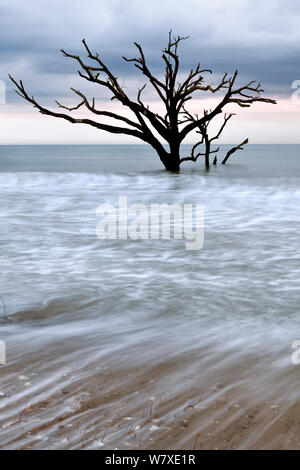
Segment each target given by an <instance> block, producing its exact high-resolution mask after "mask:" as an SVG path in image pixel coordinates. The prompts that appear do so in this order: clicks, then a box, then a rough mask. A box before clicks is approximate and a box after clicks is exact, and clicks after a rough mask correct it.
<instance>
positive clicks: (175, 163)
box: [160, 154, 180, 171]
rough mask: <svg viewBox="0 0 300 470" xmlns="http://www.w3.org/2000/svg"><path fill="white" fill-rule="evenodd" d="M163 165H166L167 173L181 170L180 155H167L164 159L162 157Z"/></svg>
mask: <svg viewBox="0 0 300 470" xmlns="http://www.w3.org/2000/svg"><path fill="white" fill-rule="evenodd" d="M160 159H161V161H162V163H163V164H164V166H165V168H166V170H167V171H179V170H180V157H179V154H177V155H174V154H172V155H171V154H166V155H164V156H163V157H161V156H160Z"/></svg>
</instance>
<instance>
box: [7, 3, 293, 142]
mask: <svg viewBox="0 0 300 470" xmlns="http://www.w3.org/2000/svg"><path fill="white" fill-rule="evenodd" d="M299 25H300V2H299V1H298V0H288V1H283V0H261V1H260V2H254V1H253V0H252V1H250V0H227V1H224V0H222V1H221V0H220V1H219V0H209V1H203V0H184V1H178V0H163V1H162V0H152V1H151V2H150V1H144V0H139V1H136V0H127V1H126V2H124V0H123V1H122V0H108V1H106V0H85V1H81V0H80V1H79V0H26V2H25V0H15V1H14V2H12V1H11V0H1V2H0V34H1V52H0V54H1V61H0V80H3V81H4V82H5V84H6V89H7V93H6V105H3V104H2V105H0V119H1V133H0V143H3V144H6V143H20V144H22V143H53V144H54V143H91V144H95V143H99V144H100V143H125V142H128V143H129V142H134V141H133V140H131V139H130V138H126V137H123V136H118V137H116V136H113V135H110V134H106V133H104V132H102V131H97V130H95V129H91V128H88V127H87V126H84V125H78V126H74V125H70V124H69V123H66V122H61V121H60V120H56V119H54V118H51V117H45V116H42V115H41V114H39V113H37V111H36V110H34V109H33V108H32V107H31V106H30V104H28V103H26V102H23V101H22V100H21V98H19V97H18V96H17V95H16V94H14V93H13V86H12V85H11V84H10V83H9V82H8V80H7V74H8V73H11V74H12V75H13V76H14V77H15V78H18V79H20V78H22V79H23V81H24V83H25V85H26V88H27V89H28V91H29V92H30V94H33V95H34V96H35V98H39V99H40V100H41V101H42V103H43V104H47V105H48V106H54V105H53V103H54V99H59V100H60V101H64V102H65V103H66V104H69V103H74V104H76V99H74V97H73V96H72V94H71V92H70V91H69V88H70V87H71V86H76V87H77V88H80V89H82V90H83V91H85V92H87V93H88V94H89V96H91V97H92V96H95V97H96V98H97V103H98V107H99V105H101V107H102V108H103V109H110V108H111V107H113V108H114V109H117V108H116V106H117V105H116V104H114V103H111V102H110V100H109V98H108V100H107V95H106V94H105V93H104V92H103V91H102V90H101V89H98V87H96V89H94V91H93V90H92V89H91V88H90V87H88V88H87V86H86V84H85V83H82V85H81V82H82V80H80V79H79V77H78V76H77V69H78V67H77V66H76V64H75V63H74V62H73V61H71V60H70V59H66V58H64V57H62V56H61V54H60V52H59V50H60V48H62V47H63V48H64V49H66V50H68V51H70V52H76V53H79V52H82V53H83V55H84V51H83V50H82V47H81V46H82V45H81V39H82V38H86V40H87V42H88V43H89V45H90V47H91V48H92V49H93V50H97V51H98V52H99V53H100V54H101V57H102V59H103V60H104V62H105V63H106V64H107V65H109V66H110V67H111V69H112V71H113V72H114V73H115V74H116V75H117V76H118V78H119V80H120V81H121V83H124V85H125V86H126V87H127V91H128V92H129V93H133V92H134V90H135V88H136V86H139V85H141V84H143V83H144V81H143V78H142V77H140V76H137V75H136V72H137V71H136V69H134V68H133V67H132V65H131V64H128V63H125V62H124V61H123V60H122V59H121V57H122V56H123V55H126V56H129V57H131V56H133V55H135V50H134V46H133V44H132V43H133V41H137V42H139V43H141V44H142V45H143V46H144V50H145V53H146V55H147V57H148V58H149V63H150V64H151V67H152V69H153V70H154V71H155V72H156V73H158V74H160V73H161V72H162V68H161V49H162V48H163V47H164V45H165V43H166V39H167V34H168V30H169V29H170V28H172V30H173V32H174V33H175V34H181V35H188V36H190V39H189V40H188V41H185V43H184V44H183V45H182V48H181V52H182V57H181V73H182V74H184V73H185V72H186V71H187V69H188V68H189V67H191V66H193V65H195V64H197V62H199V61H200V62H201V65H202V66H203V67H205V68H206V67H208V68H212V69H213V70H214V72H215V74H216V78H215V79H217V78H218V77H219V76H220V74H223V73H224V72H228V73H232V72H233V71H234V70H235V69H236V68H237V69H238V70H239V79H240V81H241V83H242V82H244V81H247V80H251V79H257V80H259V81H260V82H261V83H262V85H263V88H264V89H265V91H266V95H268V96H269V97H275V98H278V105H276V106H273V105H267V104H264V105H263V104H258V105H254V106H253V108H252V109H251V110H246V111H245V110H241V109H240V108H238V109H236V108H234V109H232V110H233V111H236V112H237V113H238V116H237V117H236V118H235V121H232V123H231V125H230V127H228V129H227V131H226V133H225V134H224V139H223V142H224V143H235V142H238V141H240V139H241V138H242V139H243V138H244V137H249V138H250V142H251V143H271V142H274V143H300V133H299V129H300V119H299V118H300V105H298V106H297V104H295V103H293V101H292V100H291V94H292V91H293V90H292V88H291V84H292V82H293V81H295V80H300V27H299ZM210 80H212V81H213V80H214V79H213V78H210ZM145 98H146V99H147V100H148V102H149V103H150V104H151V106H152V107H153V108H154V109H157V110H159V103H156V102H155V100H156V98H155V95H153V94H152V93H151V92H150V88H149V87H148V89H146V91H145ZM209 98H210V99H211V97H209ZM212 105H214V102H211V101H210V100H209V101H208V100H207V97H204V96H202V95H198V97H197V100H196V101H195V102H194V104H193V106H192V109H193V110H194V111H198V112H199V113H201V110H202V109H203V107H205V106H212Z"/></svg>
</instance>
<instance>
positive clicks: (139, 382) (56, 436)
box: [0, 344, 300, 449]
mask: <svg viewBox="0 0 300 470" xmlns="http://www.w3.org/2000/svg"><path fill="white" fill-rule="evenodd" d="M152 346H153V348H154V349H153V350H154V351H155V348H156V346H157V345H155V344H152ZM61 347H62V346H61ZM148 348H149V345H147V346H146V347H142V348H141V347H139V348H137V347H134V348H132V350H130V349H126V350H124V351H122V352H121V354H119V355H118V357H116V356H110V355H109V356H108V357H106V359H105V361H102V364H101V363H99V360H98V359H97V354H96V355H95V354H91V352H90V353H89V359H88V361H86V362H87V363H86V364H85V365H81V364H78V367H77V368H76V365H75V364H74V362H73V363H72V360H71V361H70V364H69V365H70V366H71V367H69V368H68V358H65V360H63V361H61V363H60V364H59V362H60V361H59V356H60V350H59V348H53V350H48V352H47V351H43V350H42V349H41V350H40V351H39V355H38V359H37V355H36V354H34V355H32V354H29V355H26V356H25V357H24V358H23V361H22V362H21V361H20V360H18V361H16V362H15V364H14V365H13V364H12V365H7V366H4V367H2V368H1V374H2V381H1V383H2V385H1V387H2V389H1V396H0V417H1V421H0V447H1V449H299V448H300V439H299V436H298V429H299V424H300V403H299V400H297V398H296V393H295V392H296V390H295V389H293V388H290V389H289V388H288V387H287V386H286V384H287V383H289V382H290V383H291V380H290V379H291V378H293V377H294V376H295V373H297V374H298V371H297V366H295V365H291V364H290V365H288V366H285V369H284V370H285V373H284V375H285V377H284V378H283V380H282V382H281V383H280V382H278V380H279V379H278V377H276V373H274V370H272V369H271V367H270V366H271V365H272V363H271V362H270V358H268V357H266V356H265V357H264V356H263V355H261V356H260V357H259V356H258V357H255V355H253V354H252V355H251V354H250V355H249V354H248V355H246V356H245V357H244V358H242V356H240V357H239V360H238V361H237V360H236V359H237V358H236V359H235V360H234V357H236V351H235V353H234V354H233V355H232V354H229V356H231V357H230V360H229V361H226V363H224V360H222V357H221V356H220V355H218V354H216V355H215V357H214V358H213V357H212V356H210V357H208V356H206V357H205V353H204V351H203V357H202V358H201V359H199V354H198V353H197V354H196V353H195V351H193V350H190V352H189V354H184V355H181V354H179V355H177V356H176V354H175V355H173V358H172V357H171V356H172V354H170V355H169V356H168V355H166V356H165V357H163V356H161V357H160V358H159V357H158V356H159V354H158V355H156V354H155V353H153V354H155V356H156V359H155V360H150V361H149V360H147V358H146V357H145V353H146V349H148ZM150 350H151V348H149V350H148V353H149V356H150V355H151V354H150ZM65 353H66V348H65ZM73 353H74V351H72V350H69V354H70V356H68V357H69V359H71V358H72V355H73ZM158 353H159V351H158ZM93 355H94V357H93ZM47 358H48V365H47V360H46V359H47ZM130 358H131V359H132V361H131V360H130ZM137 358H139V359H137ZM73 359H74V358H73ZM241 360H243V361H244V362H243V363H242V364H241V363H240V361H241ZM130 362H135V363H136V364H135V366H134V367H131V366H126V364H128V363H130ZM230 363H231V365H229V364H230ZM21 364H22V367H20V365H21ZM54 364H55V365H54ZM53 365H54V366H53ZM275 369H276V368H275ZM278 372H279V370H278ZM280 373H281V375H282V370H281V372H280ZM293 395H294V399H293ZM288 397H289V398H288ZM287 398H288V399H287Z"/></svg>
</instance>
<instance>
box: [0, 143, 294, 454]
mask: <svg viewBox="0 0 300 470" xmlns="http://www.w3.org/2000/svg"><path fill="white" fill-rule="evenodd" d="M224 147H225V146H224ZM185 150H186V152H188V147H186V149H185ZM0 195H1V206H0V246H1V251H0V266H1V269H0V295H2V297H3V299H4V302H5V305H6V309H7V314H8V315H9V319H10V321H5V319H4V318H2V319H1V318H0V340H3V341H5V342H6V348H7V364H6V366H0V374H1V378H0V392H2V394H3V395H2V398H0V425H2V432H1V433H0V447H2V448H26V447H28V448H80V447H84V448H85V447H86V448H98V447H99V446H100V447H102V448H103V447H104V448H105V447H107V448H115V447H118V448H122V447H125V448H126V445H127V444H126V442H127V441H126V439H127V437H126V436H127V432H128V429H127V427H126V426H128V422H129V420H128V421H126V418H131V419H133V417H134V419H135V423H136V426H138V428H137V429H139V430H140V431H141V433H142V434H141V435H142V438H141V440H140V441H139V446H140V447H145V448H150V447H151V445H155V442H154V444H153V441H154V438H153V430H152V431H151V430H149V426H148V423H147V422H146V421H145V419H144V418H145V417H144V416H143V413H141V414H140V413H139V410H141V409H143V406H144V404H145V403H148V401H147V400H150V401H151V400H152V402H153V404H154V407H155V406H156V403H158V405H157V406H158V408H159V406H160V407H161V406H162V404H164V403H165V404H167V405H168V407H167V410H164V409H161V410H160V413H159V414H160V416H159V418H160V419H161V420H162V421H163V422H164V425H165V426H167V425H168V423H169V424H170V422H171V421H172V419H174V415H176V414H178V413H180V412H181V411H182V410H183V409H184V404H185V403H186V401H187V396H189V394H192V395H191V396H193V397H196V396H197V394H198V393H200V392H199V390H201V391H203V390H205V389H207V390H209V389H210V388H211V387H214V386H218V384H220V383H221V384H222V387H223V391H224V390H228V391H229V392H230V390H235V389H236V388H237V387H242V389H243V393H244V395H243V396H244V398H245V399H246V398H249V397H252V398H253V397H260V399H262V400H263V399H264V398H265V399H266V400H267V399H270V397H273V396H276V397H277V399H279V398H278V397H282V398H284V400H283V402H284V403H285V406H286V407H288V406H290V405H291V403H295V402H297V401H298V400H299V397H300V395H299V394H300V388H299V380H300V365H299V366H297V365H295V364H293V363H292V361H291V354H292V352H293V349H292V348H291V345H292V342H293V341H294V340H297V339H300V315H299V306H300V289H299V277H300V263H299V241H300V240H299V237H300V235H299V233H300V217H299V216H300V146H297V145H290V146H278V145H277V146H273V145H250V146H248V148H247V149H245V150H244V151H243V152H240V153H237V154H236V155H234V156H233V157H231V160H230V161H229V162H228V164H227V165H225V166H223V165H218V166H216V167H214V166H212V168H211V169H210V171H209V172H207V171H206V170H205V169H204V165H203V163H202V162H200V161H199V162H197V163H196V164H186V165H185V166H184V165H183V166H182V171H181V172H180V173H179V174H171V173H168V172H166V171H164V170H163V168H162V166H161V164H160V162H159V159H158V157H156V156H155V155H154V154H153V152H152V151H151V149H149V148H147V147H146V146H23V147H22V146H12V147H9V146H2V147H0ZM119 196H127V198H128V203H129V204H132V203H142V204H145V205H146V206H149V205H150V204H152V203H166V204H174V203H179V204H184V203H192V204H202V205H203V206H204V214H205V231H204V237H205V239H204V246H203V248H202V249H201V250H198V251H188V250H186V249H185V243H184V241H183V240H173V239H171V240H140V239H139V240H99V239H98V238H97V236H96V225H97V223H98V221H99V217H98V216H97V215H96V209H97V207H98V206H99V205H100V204H103V203H109V204H117V202H118V198H119ZM0 316H1V305H0ZM129 376H130V377H131V381H130V382H129V379H128V377H129ZM135 379H136V381H137V383H139V384H140V385H139V387H138V386H137V385H136V384H135V382H134V380H135ZM126 384H127V385H126ZM125 385H126V386H125ZM124 387H125V388H124ZM149 387H150V388H149ZM100 392H101V393H102V392H103V393H102V394H101V396H100V395H99V393H100ZM58 393H61V394H62V395H61V397H60V398H59V396H58ZM106 394H108V395H109V396H106ZM118 394H120V398H119V399H118ZM105 397H106V398H105ZM109 397H113V398H111V399H109ZM207 399H208V400H209V397H208V398H207ZM72 400H73V401H72ZM156 400H159V401H158V402H156ZM40 403H42V404H44V406H39V404H40ZM51 403H52V405H53V406H52V405H51ZM76 403H77V404H78V403H80V406H79V407H77V405H76ZM86 403H87V405H86ZM82 404H83V405H84V404H85V405H86V406H81V405H82ZM167 405H166V406H167ZM145 406H146V405H145ZM27 410H29V411H27ZM22 413H23V414H22ZM27 413H28V416H29V417H28V416H27ZM129 413H131V414H129ZM20 416H23V417H24V419H20ZM60 426H65V432H64V434H63V436H62V435H61V433H60V431H59V427H60ZM68 426H69V427H68ZM74 428H76V430H74ZM87 428H88V430H87V431H85V434H84V438H83V437H82V436H83V434H82V429H87ZM104 428H105V430H104ZM71 431H72V432H71ZM99 433H100V434H99ZM151 433H152V434H151ZM99 435H101V436H102V438H101V439H102V440H101V439H100V438H99ZM104 435H105V438H104V437H103V436H104ZM151 436H152V437H151ZM99 439H100V441H99ZM83 442H84V445H83ZM128 445H129V444H128ZM131 445H134V444H131Z"/></svg>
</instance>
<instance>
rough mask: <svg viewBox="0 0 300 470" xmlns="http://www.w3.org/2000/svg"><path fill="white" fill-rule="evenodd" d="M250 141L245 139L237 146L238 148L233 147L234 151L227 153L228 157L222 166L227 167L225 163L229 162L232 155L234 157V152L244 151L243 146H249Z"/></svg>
mask: <svg viewBox="0 0 300 470" xmlns="http://www.w3.org/2000/svg"><path fill="white" fill-rule="evenodd" d="M248 142H249V141H248V139H245V140H244V141H243V142H242V143H241V144H239V145H237V146H236V147H233V148H232V149H230V150H229V151H228V152H227V153H226V157H225V158H224V160H223V161H222V165H225V163H226V162H227V160H228V158H229V157H230V155H232V154H233V153H234V152H236V151H237V150H244V149H243V145H246V144H248Z"/></svg>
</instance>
